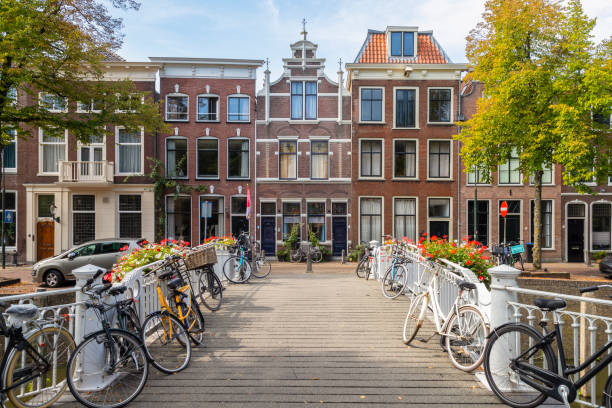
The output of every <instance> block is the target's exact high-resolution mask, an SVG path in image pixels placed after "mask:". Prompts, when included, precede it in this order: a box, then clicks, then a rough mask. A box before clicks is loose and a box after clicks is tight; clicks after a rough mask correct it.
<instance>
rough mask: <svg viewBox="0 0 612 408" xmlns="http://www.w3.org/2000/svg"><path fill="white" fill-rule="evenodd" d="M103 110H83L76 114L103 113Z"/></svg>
mask: <svg viewBox="0 0 612 408" xmlns="http://www.w3.org/2000/svg"><path fill="white" fill-rule="evenodd" d="M101 112H102V111H101V110H92V111H83V110H77V111H76V113H101Z"/></svg>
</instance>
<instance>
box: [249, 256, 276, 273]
mask: <svg viewBox="0 0 612 408" xmlns="http://www.w3.org/2000/svg"><path fill="white" fill-rule="evenodd" d="M271 270H272V264H270V261H268V260H267V259H266V258H265V257H263V256H258V257H256V258H255V260H254V261H253V268H252V272H253V276H254V277H256V278H260V279H261V278H265V277H266V276H268V275H269V274H270V271H271Z"/></svg>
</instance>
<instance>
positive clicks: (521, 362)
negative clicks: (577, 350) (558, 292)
mask: <svg viewBox="0 0 612 408" xmlns="http://www.w3.org/2000/svg"><path fill="white" fill-rule="evenodd" d="M604 287H607V288H612V285H607V284H606V285H597V286H591V287H586V288H582V289H580V293H584V292H593V291H596V290H599V289H600V288H604ZM534 305H535V306H537V307H538V308H539V309H540V310H542V311H544V312H552V315H553V326H554V330H553V331H551V332H547V330H546V326H547V322H546V321H545V320H543V321H541V322H540V323H539V326H540V327H541V328H542V329H543V331H544V334H541V333H540V332H538V331H537V330H536V329H534V328H533V327H532V326H529V325H527V324H524V323H506V324H503V325H501V326H499V327H497V328H496V329H494V330H493V331H492V333H491V337H490V338H489V342H488V344H487V347H486V350H485V359H484V369H485V375H486V378H487V381H488V383H489V385H490V387H491V390H492V391H493V393H494V394H495V395H496V396H497V397H498V398H499V399H500V400H501V401H502V402H503V403H504V404H506V405H510V406H511V407H515V408H530V407H535V406H537V405H540V404H541V403H543V402H544V401H545V400H546V399H547V398H548V397H550V398H553V399H555V400H557V401H559V402H562V403H564V404H565V405H566V406H568V407H569V404H570V403H571V402H573V401H575V400H576V397H577V394H578V389H580V388H581V387H582V386H584V385H585V384H586V383H587V382H588V381H589V380H591V379H592V378H593V377H595V376H596V375H597V374H598V373H599V372H600V371H602V370H604V369H606V368H607V367H608V364H610V363H611V362H612V354H605V353H606V351H608V350H610V348H612V341H608V342H607V343H606V344H605V345H604V346H603V347H602V348H600V349H599V350H598V351H596V352H595V353H594V354H593V355H591V356H590V357H588V358H587V359H586V360H585V361H584V362H583V363H582V364H580V365H578V366H570V365H568V364H567V361H566V358H565V352H564V350H563V341H562V333H561V327H560V323H561V321H560V318H559V313H558V312H557V310H558V309H562V308H564V307H565V306H566V303H565V301H564V300H562V299H542V298H538V299H535V302H534ZM555 341H556V342H557V355H556V356H555V353H554V351H553V347H552V344H553V343H554V342H555ZM492 356H495V357H497V358H499V357H501V356H504V357H505V358H504V361H501V362H500V361H497V360H496V361H494V362H492V361H491V357H492ZM557 361H558V362H559V363H560V364H561V370H560V371H559V370H558V367H557ZM595 362H597V363H596V364H595V366H593V367H591V368H590V369H589V366H590V365H591V364H593V363H595ZM493 363H494V364H493ZM581 371H584V373H583V374H582V375H580V374H579V373H580V372H581ZM572 375H577V376H579V377H578V378H577V379H572V378H571V377H570V376H572ZM602 404H603V405H604V406H605V407H612V376H611V377H608V380H607V381H606V385H605V388H604V391H603V397H602Z"/></svg>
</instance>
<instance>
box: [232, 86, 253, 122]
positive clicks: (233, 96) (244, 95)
mask: <svg viewBox="0 0 612 408" xmlns="http://www.w3.org/2000/svg"><path fill="white" fill-rule="evenodd" d="M230 98H248V100H249V110H248V113H247V114H248V116H249V117H248V119H247V120H231V119H230V114H231V115H241V114H240V113H239V112H238V113H230V103H229V101H230ZM226 102H227V105H226V106H227V122H229V123H250V122H251V96H250V95H246V94H240V93H237V94H231V95H227V98H226ZM239 105H240V104H239Z"/></svg>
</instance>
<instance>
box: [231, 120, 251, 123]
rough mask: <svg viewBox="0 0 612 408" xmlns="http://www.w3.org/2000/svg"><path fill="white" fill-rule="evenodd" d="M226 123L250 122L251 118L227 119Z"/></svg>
mask: <svg viewBox="0 0 612 408" xmlns="http://www.w3.org/2000/svg"><path fill="white" fill-rule="evenodd" d="M226 123H251V120H250V119H249V120H229V119H228V120H227V121H226Z"/></svg>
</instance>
